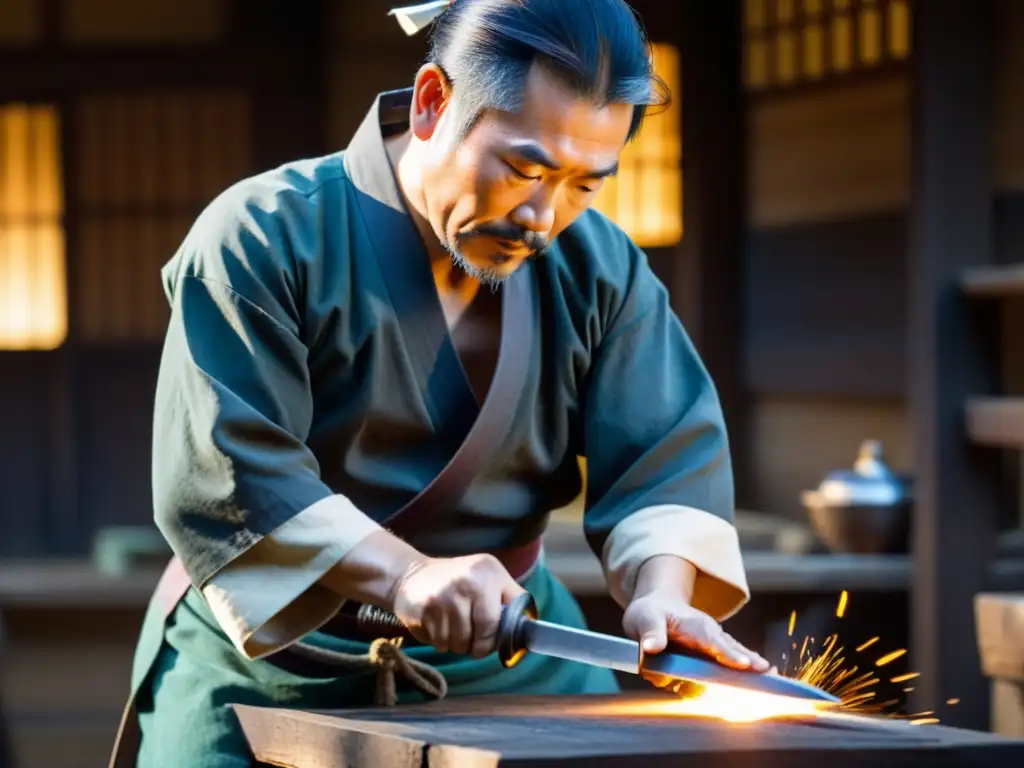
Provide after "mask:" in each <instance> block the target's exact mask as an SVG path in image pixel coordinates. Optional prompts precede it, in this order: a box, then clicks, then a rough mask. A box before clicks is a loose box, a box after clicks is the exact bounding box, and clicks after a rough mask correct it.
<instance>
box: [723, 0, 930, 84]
mask: <svg viewBox="0 0 1024 768" xmlns="http://www.w3.org/2000/svg"><path fill="white" fill-rule="evenodd" d="M744 16H745V19H744V46H743V47H744V58H745V79H746V84H747V87H748V88H749V89H750V90H753V91H775V90H781V89H785V88H787V87H792V86H795V85H800V84H803V83H808V82H820V81H823V80H834V79H837V78H842V77H844V76H848V75H851V74H853V73H856V72H863V71H870V70H872V69H877V68H879V67H881V66H884V65H886V64H892V63H895V62H901V61H904V60H906V59H907V58H908V57H909V56H910V52H911V30H910V0H744Z"/></svg>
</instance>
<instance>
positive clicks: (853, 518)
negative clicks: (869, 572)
mask: <svg viewBox="0 0 1024 768" xmlns="http://www.w3.org/2000/svg"><path fill="white" fill-rule="evenodd" d="M801 501H802V502H803V505H804V508H805V509H806V510H807V514H808V516H809V518H810V521H811V526H812V527H813V528H814V532H815V533H816V534H817V535H818V537H819V538H820V539H821V540H822V541H823V542H824V544H825V545H826V546H827V547H828V548H829V549H830V550H832V551H833V552H843V553H850V554H880V553H893V552H906V551H907V550H908V546H909V531H910V512H911V508H912V506H913V496H912V488H911V481H910V479H909V478H906V477H901V476H899V475H897V474H896V473H895V472H893V471H892V470H891V469H890V468H889V467H888V465H887V464H886V463H885V461H884V459H883V457H882V444H881V443H880V442H879V441H877V440H865V441H864V442H863V443H861V445H860V451H859V452H858V455H857V460H856V461H855V462H854V464H853V469H841V470H835V471H833V472H829V473H828V474H827V475H826V476H825V479H824V480H822V481H821V484H820V485H819V486H818V488H817V490H814V491H804V492H803V493H802V494H801Z"/></svg>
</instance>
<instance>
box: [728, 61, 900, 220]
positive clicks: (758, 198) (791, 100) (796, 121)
mask: <svg viewBox="0 0 1024 768" xmlns="http://www.w3.org/2000/svg"><path fill="white" fill-rule="evenodd" d="M749 115H750V117H749V138H748V143H749V144H748V151H749V156H750V223H751V225H752V226H754V227H769V226H781V225H790V224H797V223H803V222H814V221H826V220H835V219H855V218H860V217H864V216H870V215H874V214H878V213H879V212H889V211H899V210H902V209H903V208H905V207H906V205H907V203H908V201H909V189H910V174H909V170H910V153H909V102H908V88H907V79H906V76H904V75H901V74H896V75H886V76H879V77H877V78H872V79H870V80H866V81H863V82H859V83H850V84H843V85H837V86H834V87H829V88H815V89H808V90H803V91H796V92H793V93H790V94H779V95H777V96H771V97H766V98H763V99H758V100H755V101H753V102H752V103H751V106H750V112H749Z"/></svg>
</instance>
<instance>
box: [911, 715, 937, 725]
mask: <svg viewBox="0 0 1024 768" xmlns="http://www.w3.org/2000/svg"><path fill="white" fill-rule="evenodd" d="M938 722H939V718H937V717H923V718H921V719H920V720H911V721H910V724H911V725H936V724H937V723H938Z"/></svg>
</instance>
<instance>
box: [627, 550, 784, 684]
mask: <svg viewBox="0 0 1024 768" xmlns="http://www.w3.org/2000/svg"><path fill="white" fill-rule="evenodd" d="M696 578H697V569H696V568H695V567H694V566H693V565H692V564H691V563H689V562H687V561H686V560H683V559H682V558H679V557H673V556H671V555H657V556H655V557H652V558H650V559H649V560H647V561H646V562H645V563H644V564H643V565H642V566H641V567H640V571H639V573H638V575H637V582H636V590H635V592H634V593H633V599H632V601H631V602H630V603H629V605H628V606H627V607H626V614H625V616H623V619H622V625H623V629H624V630H625V631H626V634H627V635H629V636H630V637H631V638H633V639H634V640H638V641H639V642H640V647H641V648H643V652H644V653H661V652H662V651H663V650H665V646H666V645H667V644H668V643H669V642H671V643H675V644H677V645H681V646H683V647H686V648H693V649H695V650H699V651H703V652H704V653H707V654H709V655H710V656H712V657H713V658H714V659H715V660H716V661H718V663H719V664H723V665H724V666H727V667H733V668H735V669H750V670H753V671H755V672H767V671H768V670H769V667H770V666H771V665H770V664H769V663H768V662H767V661H765V660H764V659H763V658H761V656H759V655H758V654H756V653H754V652H753V651H751V650H749V649H747V648H744V647H743V646H742V645H740V643H739V642H738V641H736V640H735V639H733V638H732V637H731V636H730V635H729V634H727V633H726V631H725V630H724V629H722V625H721V624H719V623H718V622H717V621H715V620H714V619H713V618H712V617H711V616H708V615H707V614H706V613H704V612H703V611H699V610H697V609H696V608H694V607H693V606H692V605H691V604H690V602H691V600H690V598H691V597H692V595H693V592H694V585H695V582H696Z"/></svg>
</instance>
